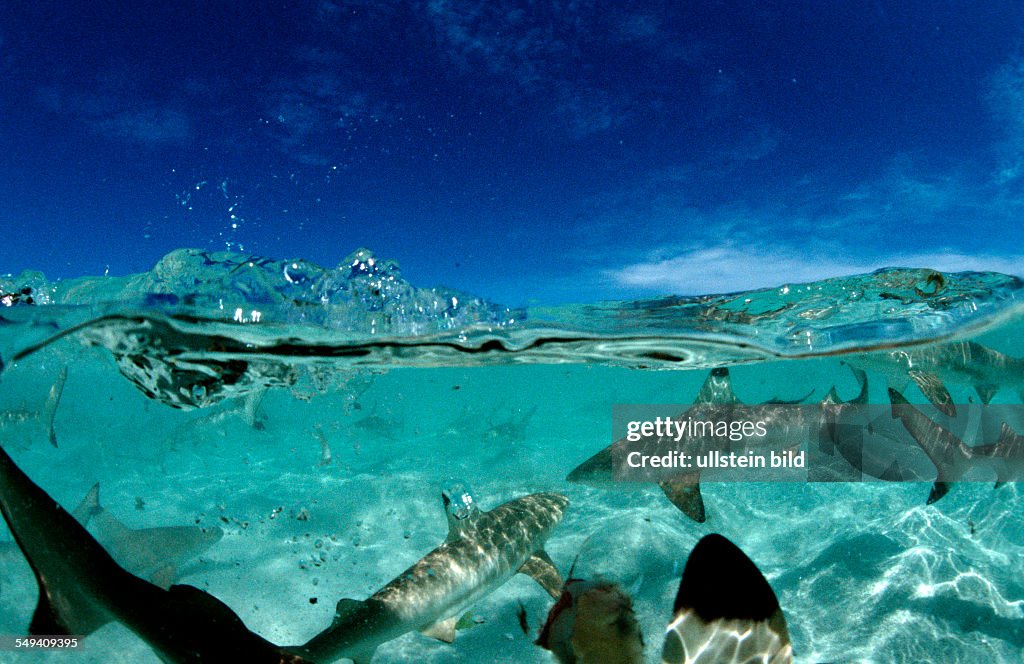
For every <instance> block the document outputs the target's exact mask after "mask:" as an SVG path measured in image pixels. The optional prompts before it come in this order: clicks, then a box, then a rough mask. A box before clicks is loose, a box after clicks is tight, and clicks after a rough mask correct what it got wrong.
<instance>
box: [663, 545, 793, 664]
mask: <svg viewBox="0 0 1024 664" xmlns="http://www.w3.org/2000/svg"><path fill="white" fill-rule="evenodd" d="M672 612H673V617H672V620H671V622H670V623H669V624H668V627H667V629H666V631H665V640H664V643H663V645H662V649H661V661H662V664H729V663H732V662H735V663H737V664H739V663H745V662H763V663H765V664H768V663H770V664H789V663H790V662H792V661H793V646H792V643H791V642H790V638H789V628H788V626H787V625H786V618H785V616H784V615H783V613H782V608H781V607H780V606H779V600H778V598H777V597H776V596H775V593H774V591H772V587H771V586H770V585H769V584H768V581H767V580H766V579H765V578H764V575H763V574H761V571H760V570H759V569H758V568H757V566H756V565H755V564H754V563H753V562H752V561H751V560H750V558H748V557H747V556H746V554H744V553H743V552H742V551H741V550H740V549H739V547H737V546H736V545H735V544H733V543H732V542H731V541H729V540H728V539H727V538H725V537H723V536H722V535H718V534H711V535H706V536H704V537H703V538H702V539H701V540H700V541H699V542H697V545H696V546H695V547H694V548H693V551H691V552H690V557H689V559H688V560H687V561H686V567H685V568H684V569H683V578H682V580H681V581H680V583H679V591H678V593H677V594H676V599H675V604H674V605H673V608H672Z"/></svg>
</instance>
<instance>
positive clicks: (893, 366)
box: [849, 341, 1024, 417]
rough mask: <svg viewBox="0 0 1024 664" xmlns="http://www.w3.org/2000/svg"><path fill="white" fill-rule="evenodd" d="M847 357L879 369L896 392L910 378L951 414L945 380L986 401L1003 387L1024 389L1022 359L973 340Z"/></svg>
mask: <svg viewBox="0 0 1024 664" xmlns="http://www.w3.org/2000/svg"><path fill="white" fill-rule="evenodd" d="M849 361H851V362H853V363H856V365H857V366H858V367H860V368H862V369H867V370H870V371H876V372H879V373H881V374H882V375H883V376H885V378H886V380H887V382H888V386H889V387H890V388H893V389H895V390H898V391H899V392H903V391H904V390H905V389H906V386H907V383H908V382H909V381H913V382H914V384H915V385H917V387H918V388H919V389H920V390H921V392H922V393H923V394H924V395H925V397H927V398H928V401H930V402H931V403H932V404H933V405H934V406H935V407H936V408H938V409H939V410H940V411H942V412H943V413H944V414H946V415H949V416H950V417H954V416H955V415H956V406H955V405H954V404H953V398H952V396H950V394H949V390H948V389H947V388H946V384H947V383H954V384H967V385H971V386H973V387H974V390H975V392H977V393H978V397H979V398H980V399H981V402H982V403H985V404H987V403H989V402H991V401H992V398H993V397H994V396H995V394H996V393H997V392H998V391H999V390H1000V389H1002V388H1012V389H1015V390H1017V391H1018V392H1019V393H1020V392H1022V391H1024V359H1020V358H1016V357H1012V356H1010V355H1004V354H1003V353H1000V352H999V351H997V350H993V349H991V348H988V347H987V346H983V345H982V344H979V343H977V342H974V341H956V342H951V343H940V344H932V345H929V346H922V347H920V348H903V349H899V350H890V351H882V352H876V353H865V354H863V355H859V356H857V357H856V358H851V360H849Z"/></svg>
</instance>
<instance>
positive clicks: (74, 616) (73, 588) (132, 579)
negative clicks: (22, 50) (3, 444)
mask: <svg viewBox="0 0 1024 664" xmlns="http://www.w3.org/2000/svg"><path fill="white" fill-rule="evenodd" d="M0 512H2V513H3V517H4V519H5V520H6V521H7V525H8V526H9V527H10V530H11V532H12V533H13V534H14V539H15V541H16V542H17V543H18V546H19V547H20V548H21V550H22V552H23V553H24V554H25V557H26V558H27V559H28V562H29V565H31V567H32V571H33V573H34V574H35V577H36V581H37V582H38V584H39V603H38V605H37V606H36V610H35V613H34V615H33V616H32V622H31V624H30V626H29V632H30V633H32V634H40V635H41V634H48V635H57V634H67V635H71V634H76V635H81V636H85V635H88V634H90V633H92V632H93V631H95V630H96V629H98V628H99V627H102V626H103V625H105V624H107V623H109V622H112V621H118V622H120V623H122V624H124V625H125V626H126V627H128V628H129V629H131V630H132V631H133V632H135V633H136V634H137V635H138V636H139V637H140V638H141V639H143V640H144V641H145V642H146V643H147V644H149V646H150V647H152V648H153V649H154V650H155V651H156V653H157V655H158V656H159V657H160V659H161V660H163V661H164V662H169V663H199V662H229V661H234V662H240V661H244V662H254V663H257V664H262V663H266V664H273V663H278V664H284V663H288V664H300V663H302V662H304V660H303V659H302V658H301V657H298V656H296V655H293V654H290V653H287V652H284V651H282V650H281V649H280V648H279V647H278V646H275V645H274V644H272V643H270V642H269V641H267V640H266V639H264V638H263V637H261V636H259V635H258V634H255V633H254V632H251V631H250V630H249V629H248V628H246V626H245V624H244V623H243V622H242V620H241V619H240V618H239V617H238V616H237V615H236V614H235V613H234V612H233V611H232V610H231V609H230V608H229V607H228V606H227V605H225V604H224V603H222V602H221V601H220V600H218V599H217V598H215V597H214V596H212V595H210V594H208V593H205V592H203V591H202V590H199V589H198V588H194V587H192V586H187V585H176V586H171V588H170V589H169V590H164V589H162V588H160V587H158V586H156V585H153V584H152V583H149V582H147V581H144V580H142V579H140V578H138V577H137V576H134V575H132V574H130V573H128V572H127V571H125V570H124V569H123V568H122V567H121V566H120V565H118V564H117V562H116V561H115V560H114V559H113V558H112V557H111V556H110V554H108V553H107V552H106V551H105V550H104V549H103V547H101V546H100V545H99V543H97V542H96V540H95V539H93V537H92V536H91V535H90V534H89V532H88V531H87V530H86V529H85V528H84V527H83V526H82V525H81V524H80V523H78V521H76V520H75V518H74V517H73V516H72V515H71V514H69V513H68V512H66V511H65V510H64V509H63V508H62V507H61V506H60V505H58V504H57V502H56V501H54V500H53V499H52V498H51V497H50V496H49V495H48V494H47V493H46V492H45V491H43V489H41V488H40V487H39V486H37V485H36V484H35V483H34V482H32V480H31V479H30V478H29V477H28V476H27V475H25V473H24V472H22V471H21V469H20V468H18V466H17V465H16V464H15V463H14V461H13V460H12V459H11V457H10V456H8V454H7V452H6V451H4V450H3V448H0Z"/></svg>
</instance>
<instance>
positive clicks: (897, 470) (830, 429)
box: [818, 362, 927, 482]
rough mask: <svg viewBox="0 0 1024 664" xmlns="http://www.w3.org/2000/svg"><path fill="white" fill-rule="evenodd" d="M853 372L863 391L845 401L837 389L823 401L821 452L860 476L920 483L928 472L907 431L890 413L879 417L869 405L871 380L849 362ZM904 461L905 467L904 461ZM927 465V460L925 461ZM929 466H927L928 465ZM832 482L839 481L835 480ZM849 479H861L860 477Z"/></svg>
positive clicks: (833, 388) (860, 390)
mask: <svg viewBox="0 0 1024 664" xmlns="http://www.w3.org/2000/svg"><path fill="white" fill-rule="evenodd" d="M843 364H846V366H848V367H849V368H850V370H851V371H852V372H853V377H854V379H855V380H856V381H857V385H858V386H859V391H858V393H857V395H856V396H855V397H853V398H852V399H850V400H849V401H843V400H842V399H841V398H840V396H839V393H838V392H837V391H836V388H835V386H832V388H831V389H830V390H829V391H828V394H826V395H825V398H824V399H823V400H822V401H821V408H822V414H823V422H822V427H823V428H822V431H821V435H820V436H819V447H818V450H819V451H820V452H822V453H824V454H828V455H830V456H833V457H834V456H837V455H838V456H839V457H841V458H842V459H843V460H845V461H846V462H847V463H848V464H849V466H850V467H852V468H853V469H855V470H856V471H857V472H858V473H863V474H864V475H869V476H871V477H874V478H876V479H880V480H884V481H888V482H909V481H920V480H922V479H924V478H925V477H926V475H927V468H921V467H920V464H915V463H914V461H916V459H915V458H914V455H919V453H918V452H917V450H916V449H915V446H914V443H912V442H911V441H910V440H908V439H907V433H906V430H904V428H903V427H902V425H900V424H899V423H896V422H893V420H892V418H891V417H890V416H889V415H888V414H886V413H881V412H879V413H877V414H876V413H875V412H874V409H868V408H866V406H867V404H868V378H867V373H866V372H865V371H864V370H863V369H859V368H857V367H854V366H852V365H849V364H847V363H845V362H843ZM901 459H902V460H903V461H904V463H903V465H901V464H900V460H901ZM922 461H923V460H922ZM924 463H925V464H926V463H927V462H924ZM831 479H836V478H835V477H833V478H831ZM847 479H857V476H853V477H848V478H847Z"/></svg>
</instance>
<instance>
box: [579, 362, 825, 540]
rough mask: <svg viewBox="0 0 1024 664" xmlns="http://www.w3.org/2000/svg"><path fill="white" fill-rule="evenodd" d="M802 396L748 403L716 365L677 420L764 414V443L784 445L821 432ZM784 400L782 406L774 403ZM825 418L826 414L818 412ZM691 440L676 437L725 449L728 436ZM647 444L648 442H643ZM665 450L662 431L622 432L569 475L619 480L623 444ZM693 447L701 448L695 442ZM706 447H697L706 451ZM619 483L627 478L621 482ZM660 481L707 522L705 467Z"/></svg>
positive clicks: (594, 481) (595, 481)
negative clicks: (630, 436) (631, 436)
mask: <svg viewBox="0 0 1024 664" xmlns="http://www.w3.org/2000/svg"><path fill="white" fill-rule="evenodd" d="M799 401H801V400H798V401H797V402H792V401H780V400H773V401H769V402H766V403H764V404H759V405H756V406H754V405H748V404H743V403H742V402H740V400H739V399H738V398H737V397H736V393H735V392H733V389H732V379H731V378H730V376H729V370H728V369H725V368H718V369H713V370H712V371H711V373H709V374H708V377H707V379H706V380H705V381H704V385H703V386H702V387H701V389H700V392H699V393H698V394H697V398H696V399H695V400H694V402H693V406H692V407H690V408H689V409H688V410H687V411H686V412H684V413H682V414H681V415H679V416H678V417H677V418H676V420H677V421H680V422H682V421H685V420H687V419H690V418H692V419H697V420H718V419H722V418H723V416H726V415H727V416H728V417H729V418H731V419H733V420H751V419H756V420H761V421H764V422H765V423H766V430H767V431H768V432H769V435H768V436H767V437H766V438H764V439H762V440H761V441H760V442H759V443H758V445H763V446H766V447H774V448H778V447H781V446H786V447H791V446H795V445H799V444H800V443H802V442H803V441H804V440H805V439H806V437H807V436H808V435H809V434H812V435H814V436H817V434H818V430H819V429H820V421H812V420H811V418H808V417H807V415H808V413H809V412H811V411H810V410H808V409H804V408H793V407H792V406H793V405H794V404H795V403H799ZM771 406H778V408H771ZM818 420H820V418H818ZM685 440H686V441H687V442H679V441H676V443H677V444H678V445H679V446H680V448H682V446H684V445H690V446H700V445H708V444H710V445H712V446H714V447H715V448H716V449H721V447H722V440H721V439H720V438H715V437H710V436H709V437H703V436H701V435H692V436H691V435H689V434H688V435H687V436H686V438H685ZM641 446H644V447H641ZM624 449H628V450H641V449H646V450H649V451H652V452H654V451H659V452H660V453H662V454H664V451H665V447H664V445H662V442H661V440H660V439H659V438H658V437H657V436H651V437H646V438H643V439H641V440H640V441H637V442H630V441H628V440H627V439H626V438H621V439H619V440H617V441H615V442H614V443H612V444H611V445H609V446H608V447H606V448H604V449H603V450H601V451H600V452H598V453H597V454H595V455H594V456H592V457H590V458H589V459H587V460H586V461H584V462H583V463H581V464H580V465H579V466H577V467H576V468H575V469H574V470H573V471H572V472H571V473H569V475H568V477H566V479H567V480H568V481H570V482H579V483H582V484H590V485H596V486H605V487H607V486H608V485H609V484H611V483H612V482H613V479H614V477H613V474H614V459H615V456H616V454H618V453H619V452H620V451H621V450H624ZM689 449H695V448H694V447H690V448H689ZM700 453H703V452H695V454H700ZM615 484H626V483H620V482H615ZM658 486H659V487H660V488H661V490H662V491H663V492H664V493H665V496H666V497H668V499H669V500H670V501H672V504H673V505H675V506H676V507H678V508H679V509H680V510H681V511H682V512H683V513H684V514H686V516H688V517H690V518H691V519H693V520H694V521H697V522H699V523H703V522H704V521H705V520H706V519H707V516H706V512H705V509H704V499H703V497H702V496H701V493H700V471H699V470H694V471H693V472H690V473H687V474H681V475H680V476H679V477H678V479H671V480H663V481H660V482H658Z"/></svg>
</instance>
